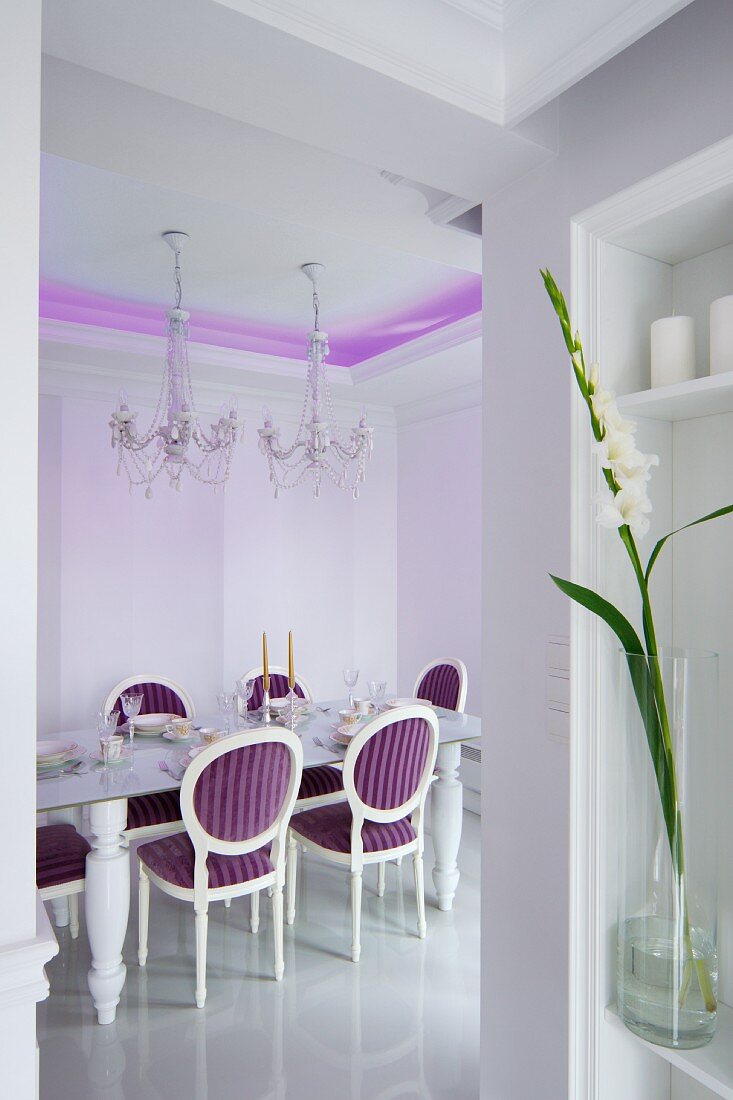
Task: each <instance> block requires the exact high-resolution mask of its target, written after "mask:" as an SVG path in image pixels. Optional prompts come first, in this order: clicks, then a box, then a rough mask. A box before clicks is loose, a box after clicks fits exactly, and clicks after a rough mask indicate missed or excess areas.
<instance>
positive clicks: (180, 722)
mask: <svg viewBox="0 0 733 1100" xmlns="http://www.w3.org/2000/svg"><path fill="white" fill-rule="evenodd" d="M192 729H193V722H192V721H191V720H190V718H174V719H173V721H172V722H169V723H168V725H167V726H166V727H165V730H166V733H168V734H170V736H171V737H177V738H180V739H181V740H182V741H183V740H185V739H186V738H187V737H190V736H191V730H192Z"/></svg>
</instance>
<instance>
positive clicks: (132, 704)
mask: <svg viewBox="0 0 733 1100" xmlns="http://www.w3.org/2000/svg"><path fill="white" fill-rule="evenodd" d="M144 698H145V696H144V695H143V694H142V692H140V693H139V694H138V693H137V692H129V691H128V692H125V694H124V695H121V696H120V702H121V703H122V709H123V711H124V712H125V718H126V719H127V724H128V726H129V727H130V744H132V742H133V741H134V739H135V719H136V718H137V716H138V714H139V713H140V707H141V706H142V705H143V699H144Z"/></svg>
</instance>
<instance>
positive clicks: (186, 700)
mask: <svg viewBox="0 0 733 1100" xmlns="http://www.w3.org/2000/svg"><path fill="white" fill-rule="evenodd" d="M133 684H162V685H163V687H167V688H170V689H171V691H175V693H176V695H177V696H178V697H179V698H180V699H181V701H182V702H183V705H184V707H185V708H186V717H187V718H195V717H196V707H195V706H194V704H193V699H192V698H191V696H190V695H189V694H188V692H187V691H186V689H185V688H184V687H181V685H180V684H178V683H176V681H175V680H169V679H168V677H167V676H158V674H157V673H155V672H141V673H140V675H139V676H126V677H125V679H124V680H120V682H119V684H115V686H114V687H113V688H112V690H111V691H110V693H109V694H108V695H107V698H106V699H105V700H104V706H103V707H102V709H103V711H104V713H105V714H109V712H110V711H111V710H112V707H113V706H114V704H115V703H116V702H117V700H118V699H119V697H120V695H122V693H123V691H127V689H128V688H129V687H132V685H133Z"/></svg>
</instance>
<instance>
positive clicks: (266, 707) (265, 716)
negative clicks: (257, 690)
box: [262, 691, 272, 726]
mask: <svg viewBox="0 0 733 1100" xmlns="http://www.w3.org/2000/svg"><path fill="white" fill-rule="evenodd" d="M270 722H272V711H271V710H270V692H269V691H263V692H262V724H263V725H265V726H269V724H270Z"/></svg>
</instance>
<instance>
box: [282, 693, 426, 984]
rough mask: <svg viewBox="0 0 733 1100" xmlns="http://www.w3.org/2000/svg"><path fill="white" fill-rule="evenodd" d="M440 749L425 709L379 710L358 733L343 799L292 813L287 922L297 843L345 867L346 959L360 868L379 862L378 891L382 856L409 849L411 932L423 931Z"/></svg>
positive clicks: (357, 909)
mask: <svg viewBox="0 0 733 1100" xmlns="http://www.w3.org/2000/svg"><path fill="white" fill-rule="evenodd" d="M437 752H438V720H437V718H436V716H435V713H434V712H433V711H432V710H431V709H430V708H429V707H424V706H417V705H415V706H409V707H400V708H397V709H395V710H392V711H389V712H388V713H386V714H381V715H380V716H379V717H377V718H374V719H373V720H372V721H371V722H368V723H367V725H365V726H364V727H363V728H362V729H361V730H360V731H359V733H357V734H356V735H355V736H354V737H353V739H352V741H351V743H350V744H349V747H348V748H347V750H346V755H345V757H344V772H343V775H344V790H345V792H346V799H347V801H346V802H345V803H336V804H334V805H331V806H323V807H321V808H320V809H314V810H305V811H304V812H302V813H298V814H295V815H294V816H293V818H292V820H291V822H290V835H289V838H288V897H287V922H288V924H292V923H293V921H294V920H295V881H296V869H297V862H298V845H299V844H301V845H303V847H304V848H305V849H306V850H307V851H313V852H316V853H317V854H318V855H320V856H322V857H323V858H324V859H326V860H329V861H330V862H332V863H337V864H340V865H341V866H344V867H348V868H349V870H350V872H351V923H352V936H351V958H352V960H353V961H354V962H358V961H359V956H360V954H361V889H362V871H363V868H364V866H365V865H367V864H372V863H376V864H377V866H378V873H379V878H378V886H377V893H378V894H379V896H380V897H381V896H382V895H383V894H384V869H385V864H386V863H387V861H388V860H392V859H395V858H397V857H402V856H404V855H408V854H410V853H412V858H413V866H414V871H415V891H416V894H417V931H418V935H419V936H420V938H421V939H424V937H425V932H426V924H425V886H424V879H423V848H424V835H423V833H424V826H423V816H424V815H423V811H424V808H425V798H426V795H427V792H428V788H429V786H430V779H431V776H432V774H433V768H434V767H435V757H436V755H437Z"/></svg>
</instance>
